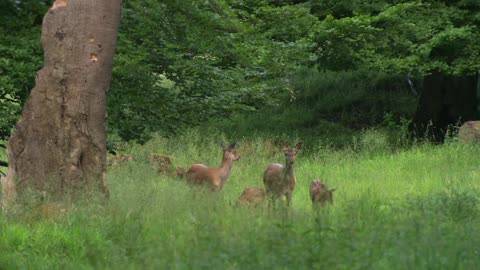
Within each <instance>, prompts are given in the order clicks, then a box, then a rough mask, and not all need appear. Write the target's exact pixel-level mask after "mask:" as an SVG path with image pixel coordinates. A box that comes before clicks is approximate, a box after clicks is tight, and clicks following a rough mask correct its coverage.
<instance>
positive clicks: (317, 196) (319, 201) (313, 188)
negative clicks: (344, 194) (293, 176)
mask: <svg viewBox="0 0 480 270" xmlns="http://www.w3.org/2000/svg"><path fill="white" fill-rule="evenodd" d="M334 191H335V189H328V188H327V187H326V186H325V184H324V183H323V182H322V181H321V180H313V181H312V183H311V184H310V198H311V199H312V205H313V207H315V208H317V207H318V206H321V207H324V206H325V204H326V203H327V202H328V203H331V204H333V192H334Z"/></svg>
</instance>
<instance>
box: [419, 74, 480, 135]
mask: <svg viewBox="0 0 480 270" xmlns="http://www.w3.org/2000/svg"><path fill="white" fill-rule="evenodd" d="M477 79H478V76H477V75H464V76H451V75H447V74H444V73H442V72H438V71H437V72H433V73H432V74H431V75H429V76H427V77H425V79H424V83H423V91H422V94H421V96H420V100H419V104H418V107H417V111H416V112H415V116H414V119H413V128H414V132H415V135H416V136H420V137H422V136H424V135H425V134H428V135H429V136H433V137H430V139H432V140H433V141H435V142H443V140H444V139H445V135H446V132H447V129H448V126H449V125H455V124H458V123H459V122H460V124H461V123H463V122H465V121H468V120H475V119H476V118H477V117H478V112H477V105H478V99H477Z"/></svg>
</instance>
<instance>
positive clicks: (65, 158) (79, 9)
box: [2, 0, 121, 206]
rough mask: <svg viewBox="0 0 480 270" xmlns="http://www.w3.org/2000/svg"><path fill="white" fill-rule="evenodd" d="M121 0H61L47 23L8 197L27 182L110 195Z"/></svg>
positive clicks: (12, 160)
mask: <svg viewBox="0 0 480 270" xmlns="http://www.w3.org/2000/svg"><path fill="white" fill-rule="evenodd" d="M120 12H121V0H68V1H67V0H57V1H56V2H55V3H54V4H53V6H52V8H51V9H50V10H49V11H48V12H47V14H46V15H45V17H44V20H43V26H42V38H41V42H42V47H43V49H44V57H45V63H44V67H43V68H42V69H41V70H40V71H39V72H38V74H37V78H36V83H35V87H34V88H33V90H32V92H31V94H30V98H29V99H28V101H27V102H26V104H25V106H24V108H23V113H22V118H21V119H20V120H19V121H18V122H17V125H16V129H15V132H14V134H13V135H12V137H11V138H10V140H9V142H8V147H7V154H8V160H9V162H8V163H9V167H8V173H7V176H6V177H5V178H3V179H2V191H3V197H2V199H3V203H4V206H5V203H7V202H10V201H11V200H14V199H15V198H17V197H20V196H21V195H22V194H24V193H25V191H27V190H33V191H39V192H42V193H43V194H52V195H62V194H65V193H70V192H73V193H75V192H77V191H80V190H81V191H85V190H91V191H99V192H101V193H103V194H105V195H106V196H108V186H107V182H106V177H105V170H106V99H107V93H108V89H109V85H110V80H111V72H112V64H113V56H114V53H115V45H116V39H117V33H118V26H119V22H120Z"/></svg>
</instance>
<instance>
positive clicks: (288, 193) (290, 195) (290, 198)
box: [285, 192, 292, 207]
mask: <svg viewBox="0 0 480 270" xmlns="http://www.w3.org/2000/svg"><path fill="white" fill-rule="evenodd" d="M285 196H286V197H287V207H290V202H291V201H292V193H291V192H287V193H286V194H285Z"/></svg>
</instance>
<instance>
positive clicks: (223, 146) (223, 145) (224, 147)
mask: <svg viewBox="0 0 480 270" xmlns="http://www.w3.org/2000/svg"><path fill="white" fill-rule="evenodd" d="M220 146H221V147H222V149H223V150H225V149H226V148H227V147H226V146H225V144H224V143H223V142H222V143H221V144H220Z"/></svg>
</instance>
